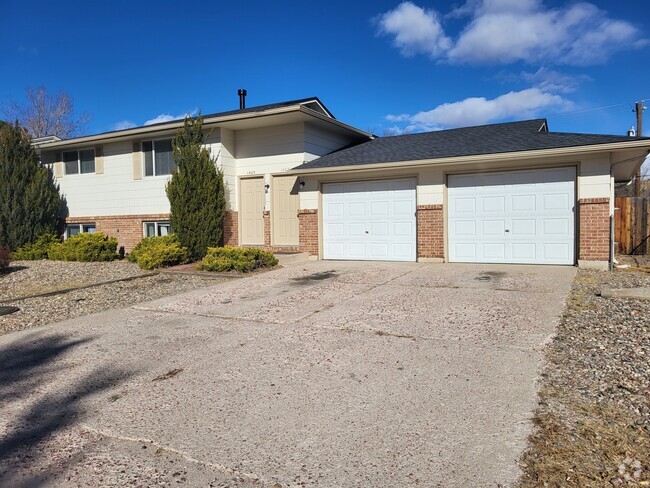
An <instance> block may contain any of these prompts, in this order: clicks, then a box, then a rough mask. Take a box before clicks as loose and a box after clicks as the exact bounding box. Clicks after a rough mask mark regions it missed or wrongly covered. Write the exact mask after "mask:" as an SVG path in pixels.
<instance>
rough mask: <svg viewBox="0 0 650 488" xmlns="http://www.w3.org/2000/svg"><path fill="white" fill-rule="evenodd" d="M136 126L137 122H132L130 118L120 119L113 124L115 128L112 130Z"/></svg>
mask: <svg viewBox="0 0 650 488" xmlns="http://www.w3.org/2000/svg"><path fill="white" fill-rule="evenodd" d="M135 126H136V124H135V123H134V122H131V121H130V120H120V121H119V122H117V123H115V124H113V128H112V129H111V130H124V129H131V128H132V127H135Z"/></svg>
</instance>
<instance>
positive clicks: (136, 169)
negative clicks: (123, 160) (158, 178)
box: [133, 142, 142, 180]
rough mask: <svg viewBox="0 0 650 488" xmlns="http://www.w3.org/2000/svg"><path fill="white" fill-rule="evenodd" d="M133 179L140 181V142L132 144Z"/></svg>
mask: <svg viewBox="0 0 650 488" xmlns="http://www.w3.org/2000/svg"><path fill="white" fill-rule="evenodd" d="M133 179H134V180H141V179H142V152H141V151H140V142H134V143H133Z"/></svg>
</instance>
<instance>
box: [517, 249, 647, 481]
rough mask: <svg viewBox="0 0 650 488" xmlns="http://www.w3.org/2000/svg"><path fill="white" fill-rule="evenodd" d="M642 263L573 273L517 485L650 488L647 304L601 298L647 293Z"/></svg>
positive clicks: (642, 260)
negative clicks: (605, 293)
mask: <svg viewBox="0 0 650 488" xmlns="http://www.w3.org/2000/svg"><path fill="white" fill-rule="evenodd" d="M621 261H623V262H630V263H632V264H633V260H627V259H622V260H621ZM640 261H641V262H639V263H638V265H640V266H639V268H637V269H634V268H633V269H626V270H617V271H615V272H614V273H607V272H598V271H585V270H581V271H579V273H578V274H577V276H576V278H575V280H574V282H573V287H572V291H571V295H570V297H569V299H568V302H567V305H566V309H565V312H564V315H563V317H562V320H561V323H560V325H559V326H558V330H557V336H556V337H555V338H554V340H553V341H552V343H551V344H550V345H549V347H548V349H547V352H546V360H547V366H546V368H545V371H544V373H543V376H542V380H541V387H540V394H539V395H540V406H539V409H538V411H537V413H536V416H535V418H534V421H535V424H536V426H537V429H536V431H535V433H534V434H533V435H532V436H531V438H530V448H529V450H528V451H527V452H526V453H525V455H524V456H523V458H522V461H521V467H522V470H523V472H524V475H523V477H522V481H521V483H520V486H522V487H529V486H549V487H556V486H558V487H559V486H580V487H590V486H594V487H595V486H650V300H631V299H620V298H601V297H600V296H599V292H600V290H601V289H602V288H631V287H650V274H648V273H647V272H643V271H640V270H639V269H642V267H643V265H644V264H646V263H647V262H648V261H647V260H644V259H641V260H640Z"/></svg>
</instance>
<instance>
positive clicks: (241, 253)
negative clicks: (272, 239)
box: [196, 246, 278, 273]
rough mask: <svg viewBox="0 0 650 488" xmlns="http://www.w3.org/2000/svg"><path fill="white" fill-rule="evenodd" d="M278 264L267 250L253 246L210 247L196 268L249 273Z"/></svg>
mask: <svg viewBox="0 0 650 488" xmlns="http://www.w3.org/2000/svg"><path fill="white" fill-rule="evenodd" d="M276 264H278V260H277V258H276V257H275V256H274V255H273V253H270V252H269V251H264V250H262V249H257V248H253V247H232V246H224V247H211V248H209V249H208V253H207V254H206V255H205V257H204V258H203V260H201V262H200V263H199V264H198V265H197V266H196V269H200V270H203V271H215V272H222V273H223V272H226V271H239V272H240V273H249V272H251V271H253V270H255V269H258V268H271V267H273V266H275V265H276Z"/></svg>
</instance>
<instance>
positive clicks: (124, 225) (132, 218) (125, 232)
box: [66, 214, 169, 252]
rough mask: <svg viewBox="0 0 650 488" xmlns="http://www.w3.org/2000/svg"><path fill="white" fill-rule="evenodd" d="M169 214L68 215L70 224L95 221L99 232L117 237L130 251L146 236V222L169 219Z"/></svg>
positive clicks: (127, 250) (120, 244)
mask: <svg viewBox="0 0 650 488" xmlns="http://www.w3.org/2000/svg"><path fill="white" fill-rule="evenodd" d="M168 220H169V214H147V215H112V216H108V217H106V216H104V217H68V218H67V219H66V223H68V224H90V223H94V224H95V228H96V229H97V232H103V233H105V234H107V235H109V236H111V237H115V238H117V242H118V246H119V247H124V251H125V252H129V251H130V250H131V249H133V247H134V246H135V245H136V244H137V243H138V242H140V240H141V239H142V238H143V237H144V227H143V224H144V222H156V221H158V222H159V221H168Z"/></svg>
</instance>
